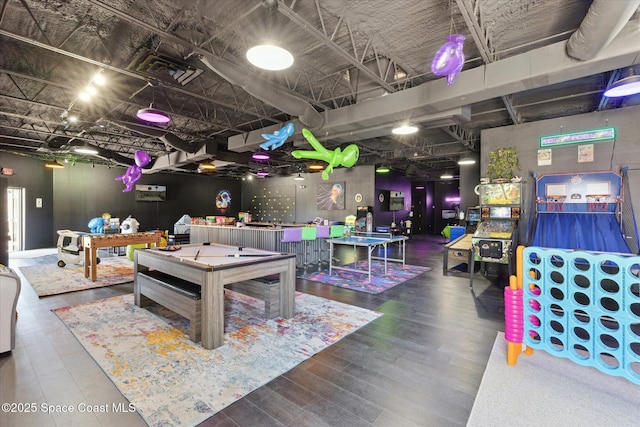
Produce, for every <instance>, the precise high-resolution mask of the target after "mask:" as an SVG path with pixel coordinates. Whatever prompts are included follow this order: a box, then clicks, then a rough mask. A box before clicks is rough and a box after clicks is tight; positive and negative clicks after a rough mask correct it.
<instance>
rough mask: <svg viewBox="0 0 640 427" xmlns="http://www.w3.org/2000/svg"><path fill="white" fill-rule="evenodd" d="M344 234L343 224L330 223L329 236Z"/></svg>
mask: <svg viewBox="0 0 640 427" xmlns="http://www.w3.org/2000/svg"><path fill="white" fill-rule="evenodd" d="M343 235H344V225H332V226H331V230H330V231H329V237H330V238H332V239H333V238H334V237H342V236H343Z"/></svg>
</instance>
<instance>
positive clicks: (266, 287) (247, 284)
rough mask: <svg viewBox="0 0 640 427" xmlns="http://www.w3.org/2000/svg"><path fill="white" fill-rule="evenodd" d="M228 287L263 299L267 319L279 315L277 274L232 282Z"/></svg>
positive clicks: (278, 281) (278, 278) (278, 279)
mask: <svg viewBox="0 0 640 427" xmlns="http://www.w3.org/2000/svg"><path fill="white" fill-rule="evenodd" d="M228 288H229V289H231V290H233V291H238V292H240V293H241V294H245V295H249V296H251V297H254V298H258V299H261V300H263V301H264V316H265V317H266V318H267V319H273V318H275V317H280V277H279V276H278V275H277V274H276V275H272V276H265V277H260V278H258V279H253V280H245V281H244V282H238V283H233V284H231V285H229V286H228Z"/></svg>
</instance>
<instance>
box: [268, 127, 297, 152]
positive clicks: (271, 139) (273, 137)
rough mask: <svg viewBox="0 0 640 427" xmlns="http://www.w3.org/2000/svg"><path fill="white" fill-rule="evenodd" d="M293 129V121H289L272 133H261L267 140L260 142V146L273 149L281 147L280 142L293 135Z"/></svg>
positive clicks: (282, 142)
mask: <svg viewBox="0 0 640 427" xmlns="http://www.w3.org/2000/svg"><path fill="white" fill-rule="evenodd" d="M294 130H295V129H294V126H293V122H289V123H287V124H286V125H285V126H283V127H281V128H280V129H279V130H277V131H275V132H274V133H263V134H262V137H263V138H264V139H266V140H267V142H263V143H262V144H260V148H262V149H263V150H275V149H276V148H280V147H282V144H284V142H285V141H286V140H287V138H289V137H290V136H291V135H293V131H294Z"/></svg>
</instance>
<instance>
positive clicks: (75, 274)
mask: <svg viewBox="0 0 640 427" xmlns="http://www.w3.org/2000/svg"><path fill="white" fill-rule="evenodd" d="M18 268H19V269H20V271H21V272H22V274H24V277H25V278H26V279H27V281H28V282H29V284H30V285H31V287H32V288H33V290H34V291H35V292H36V294H38V296H39V297H44V296H49V295H57V294H64V293H66V292H74V291H82V290H85V289H92V288H101V287H103V286H111V285H118V284H121V283H128V282H133V262H132V261H129V259H127V258H126V257H108V258H101V260H100V264H98V271H97V273H96V274H97V276H96V277H97V280H96V281H95V282H92V281H91V278H90V277H84V266H83V265H71V264H67V265H66V266H65V267H58V265H57V264H42V265H32V266H28V267H18Z"/></svg>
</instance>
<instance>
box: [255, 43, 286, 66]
mask: <svg viewBox="0 0 640 427" xmlns="http://www.w3.org/2000/svg"><path fill="white" fill-rule="evenodd" d="M247 59H248V60H249V62H251V63H252V64H253V65H255V66H256V67H259V68H262V69H264V70H270V71H278V70H284V69H287V68H289V67H291V66H292V65H293V55H291V53H290V52H289V51H288V50H286V49H284V48H281V47H280V46H276V45H275V44H272V43H265V44H261V45H257V46H254V47H252V48H251V49H249V50H248V51H247Z"/></svg>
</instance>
